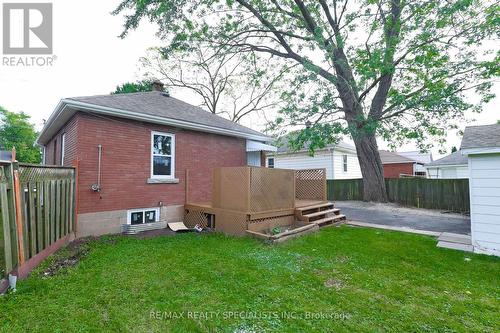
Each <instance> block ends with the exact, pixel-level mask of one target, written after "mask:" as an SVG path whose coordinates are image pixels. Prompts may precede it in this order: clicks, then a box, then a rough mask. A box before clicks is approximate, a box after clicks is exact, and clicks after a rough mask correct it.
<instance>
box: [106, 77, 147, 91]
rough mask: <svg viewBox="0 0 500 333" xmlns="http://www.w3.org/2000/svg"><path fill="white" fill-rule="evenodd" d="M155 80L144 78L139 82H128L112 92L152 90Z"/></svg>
mask: <svg viewBox="0 0 500 333" xmlns="http://www.w3.org/2000/svg"><path fill="white" fill-rule="evenodd" d="M152 84H153V81H150V80H144V81H137V82H126V83H124V84H122V85H119V86H117V87H116V90H115V91H114V92H112V94H129V93H135V92H147V91H151V90H152Z"/></svg>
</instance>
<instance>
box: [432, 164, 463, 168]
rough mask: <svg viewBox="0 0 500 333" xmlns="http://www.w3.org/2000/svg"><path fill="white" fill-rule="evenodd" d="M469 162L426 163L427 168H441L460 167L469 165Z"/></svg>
mask: <svg viewBox="0 0 500 333" xmlns="http://www.w3.org/2000/svg"><path fill="white" fill-rule="evenodd" d="M467 166H468V165H467V164H439V165H424V167H425V168H426V169H441V168H460V167H467Z"/></svg>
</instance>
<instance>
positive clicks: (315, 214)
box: [303, 208, 340, 218]
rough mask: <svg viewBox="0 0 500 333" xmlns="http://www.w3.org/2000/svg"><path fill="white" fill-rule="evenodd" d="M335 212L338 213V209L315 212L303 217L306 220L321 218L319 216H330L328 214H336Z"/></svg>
mask: <svg viewBox="0 0 500 333" xmlns="http://www.w3.org/2000/svg"><path fill="white" fill-rule="evenodd" d="M337 212H340V209H338V208H332V209H328V210H321V211H319V212H315V213H309V214H304V215H303V216H304V217H306V218H311V217H316V216H321V215H325V214H330V213H337Z"/></svg>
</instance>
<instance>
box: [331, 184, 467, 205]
mask: <svg viewBox="0 0 500 333" xmlns="http://www.w3.org/2000/svg"><path fill="white" fill-rule="evenodd" d="M385 182H386V189H387V197H388V200H389V201H390V202H395V203H399V204H401V205H404V206H411V207H418V208H429V209H441V210H448V211H454V212H462V213H465V212H469V211H470V198H469V180H468V179H426V178H394V179H386V181H385ZM328 199H329V200H363V180H362V179H346V180H344V179H339V180H328Z"/></svg>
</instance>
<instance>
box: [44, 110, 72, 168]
mask: <svg viewBox="0 0 500 333" xmlns="http://www.w3.org/2000/svg"><path fill="white" fill-rule="evenodd" d="M63 134H66V135H65V139H64V141H65V143H64V145H65V149H64V150H65V154H64V161H63V165H64V166H72V163H73V161H74V160H75V158H76V154H77V151H76V149H77V147H76V145H77V137H78V117H73V118H71V119H70V120H69V121H68V122H67V123H66V125H64V126H63V127H62V128H61V129H60V130H59V132H58V133H57V134H56V135H55V136H54V137H53V138H52V139H51V140H50V141H49V143H47V145H45V164H48V165H61V142H62V135H63Z"/></svg>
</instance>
